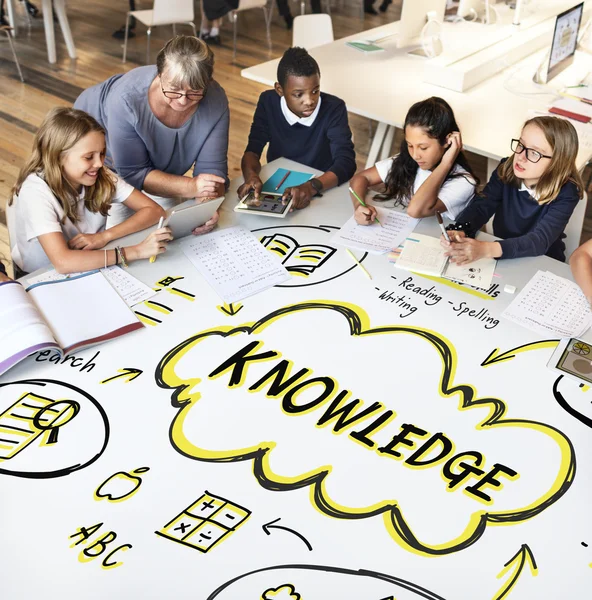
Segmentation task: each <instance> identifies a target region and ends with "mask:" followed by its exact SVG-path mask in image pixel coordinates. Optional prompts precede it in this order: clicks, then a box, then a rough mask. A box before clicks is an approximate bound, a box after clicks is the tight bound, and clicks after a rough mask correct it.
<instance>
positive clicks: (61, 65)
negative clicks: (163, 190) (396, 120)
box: [0, 0, 592, 258]
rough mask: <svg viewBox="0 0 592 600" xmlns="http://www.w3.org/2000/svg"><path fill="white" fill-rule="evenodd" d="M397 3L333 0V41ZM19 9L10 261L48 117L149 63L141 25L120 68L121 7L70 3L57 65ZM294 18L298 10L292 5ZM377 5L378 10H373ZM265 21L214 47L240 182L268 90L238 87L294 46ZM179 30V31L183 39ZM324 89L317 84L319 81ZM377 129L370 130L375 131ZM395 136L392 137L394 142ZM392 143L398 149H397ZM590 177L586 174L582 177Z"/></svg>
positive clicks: (0, 105) (5, 94)
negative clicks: (68, 38)
mask: <svg viewBox="0 0 592 600" xmlns="http://www.w3.org/2000/svg"><path fill="white" fill-rule="evenodd" d="M401 3H402V0H394V2H393V4H391V6H390V7H389V8H388V10H387V12H386V13H384V14H382V13H381V14H379V15H377V16H374V15H366V18H365V19H364V20H362V19H361V18H360V9H359V1H358V0H333V8H332V20H333V28H334V34H335V38H336V39H338V38H341V37H344V36H347V35H351V34H353V33H356V32H359V31H363V30H365V29H370V28H372V27H376V26H377V25H381V24H384V23H388V22H391V21H395V20H397V19H398V18H399V14H400V7H401ZM15 4H16V5H17V16H18V19H19V23H20V25H21V27H20V31H19V35H18V37H17V38H16V41H15V44H16V49H17V53H18V56H19V59H20V62H21V67H22V69H23V73H24V76H25V80H26V83H24V84H23V83H21V82H20V80H19V78H18V75H17V73H16V69H15V65H14V62H13V60H12V55H11V53H10V49H9V47H8V44H7V43H6V41H4V40H3V39H2V40H0V254H4V256H5V257H6V258H8V256H7V254H8V252H7V248H6V243H7V234H6V227H5V226H4V223H5V212H4V208H5V206H6V201H7V198H8V195H9V193H10V190H11V188H12V186H13V184H14V181H15V179H16V176H17V174H18V171H19V169H20V167H21V166H22V164H23V162H24V161H25V159H26V158H27V156H28V155H29V153H30V150H31V144H32V140H33V136H34V133H35V131H36V129H37V127H38V126H39V124H40V123H41V121H42V120H43V117H44V115H45V114H46V113H47V111H48V110H49V109H50V108H52V107H54V106H58V105H59V106H69V105H71V104H72V103H73V102H74V100H75V99H76V98H77V97H78V95H79V94H80V93H81V92H82V90H84V89H86V88H87V87H89V86H91V85H94V84H95V83H98V82H100V81H103V80H104V79H106V78H107V77H109V76H111V75H113V74H115V73H121V72H124V71H128V70H130V69H133V68H134V67H137V66H139V65H143V64H145V60H146V35H145V29H144V28H143V26H142V25H140V24H138V27H137V36H136V37H135V38H134V39H131V40H130V41H129V46H128V62H127V63H126V64H122V62H121V57H122V42H121V41H120V40H116V39H114V38H113V37H112V36H111V34H112V32H113V31H114V30H116V29H118V28H119V27H120V26H121V25H122V24H123V23H124V22H125V12H126V10H127V1H126V0H95V1H93V2H69V3H68V15H69V20H70V25H71V28H72V33H73V36H74V40H75V42H76V49H77V53H78V59H77V60H75V61H74V60H71V59H70V58H69V57H68V54H67V51H66V47H65V44H64V43H63V39H62V37H61V33H60V31H59V26H57V24H56V38H57V53H58V61H57V63H56V64H55V65H50V64H49V63H48V62H47V54H46V49H45V37H44V31H43V22H42V19H41V18H37V19H33V20H32V24H31V28H30V30H28V28H27V26H26V21H25V19H24V14H23V9H22V6H23V4H22V3H21V2H15ZM136 5H137V8H149V7H151V5H152V2H151V1H150V0H141V1H139V2H137V3H136ZM290 5H291V7H292V12H293V14H297V10H299V3H297V2H291V3H290ZM378 5H379V1H377V2H376V6H378ZM196 15H197V17H196V23H198V22H199V15H200V11H199V3H196ZM261 24H262V13H261V12H260V11H258V10H250V11H246V12H244V13H241V14H240V16H239V37H238V53H237V59H236V61H235V62H234V63H233V62H232V27H231V24H230V23H229V22H228V21H225V24H224V27H223V29H222V32H221V37H222V46H221V47H217V46H214V51H215V55H216V66H215V74H214V76H215V78H216V80H217V81H218V82H219V83H220V84H221V85H222V86H223V87H224V89H225V90H226V93H227V95H228V99H229V102H230V115H231V116H230V147H229V154H228V163H229V175H230V177H231V178H232V177H236V176H237V175H239V174H240V159H241V156H242V153H243V150H244V148H245V145H246V141H247V136H248V132H249V127H250V124H251V119H252V116H253V112H254V110H255V105H256V102H257V98H258V97H259V94H260V93H261V91H263V90H264V89H267V88H266V87H264V86H262V85H259V84H257V83H254V82H251V81H248V80H246V79H243V78H242V77H241V76H240V72H241V69H243V68H245V67H250V66H252V65H256V64H258V63H261V62H264V61H266V60H269V59H270V58H275V57H277V56H280V55H281V54H282V53H283V52H284V50H285V49H286V48H288V47H289V46H290V45H291V41H292V33H291V32H290V31H287V30H286V28H285V25H284V21H283V19H282V18H281V17H280V16H279V15H278V14H277V9H275V8H274V17H273V21H272V30H271V36H272V40H273V49H272V50H271V51H269V50H268V48H267V45H266V43H265V41H264V35H262V26H261ZM181 29H182V28H178V32H180V30H181ZM171 36H172V29H171V28H170V27H157V28H155V29H154V30H153V34H152V53H151V59H152V62H153V61H154V60H155V57H156V53H157V52H158V50H159V49H160V48H161V47H162V46H163V44H164V43H165V42H166V40H167V39H169V38H170V37H171ZM321 81H322V80H321ZM350 124H351V126H352V130H353V133H354V140H355V145H356V153H357V160H358V166H359V167H360V168H361V167H363V166H364V164H365V161H366V157H367V153H368V150H369V146H370V141H371V131H370V122H369V121H368V120H367V119H363V118H361V117H357V116H355V115H351V116H350ZM372 125H373V126H375V124H372ZM399 137H400V136H397V139H399ZM397 139H396V140H395V144H397ZM470 160H471V163H472V164H473V166H474V168H475V170H476V172H477V174H478V175H479V176H480V178H481V179H482V180H483V179H484V178H485V168H486V162H485V159H483V158H481V157H479V156H470ZM586 175H587V174H586ZM591 236H592V220H588V219H587V221H586V224H585V231H584V237H585V239H587V238H588V237H591Z"/></svg>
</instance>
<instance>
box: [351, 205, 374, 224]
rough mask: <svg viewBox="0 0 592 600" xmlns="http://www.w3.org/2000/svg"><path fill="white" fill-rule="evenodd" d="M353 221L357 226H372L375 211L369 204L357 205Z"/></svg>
mask: <svg viewBox="0 0 592 600" xmlns="http://www.w3.org/2000/svg"><path fill="white" fill-rule="evenodd" d="M354 219H355V220H356V223H357V224H358V225H372V223H374V221H376V209H375V208H374V207H373V206H370V204H367V205H366V206H362V205H361V204H359V205H358V206H356V210H354Z"/></svg>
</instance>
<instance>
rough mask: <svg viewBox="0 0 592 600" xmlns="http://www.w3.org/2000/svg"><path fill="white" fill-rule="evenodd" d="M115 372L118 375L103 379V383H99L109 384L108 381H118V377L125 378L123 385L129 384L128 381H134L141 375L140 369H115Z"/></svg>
mask: <svg viewBox="0 0 592 600" xmlns="http://www.w3.org/2000/svg"><path fill="white" fill-rule="evenodd" d="M117 372H118V373H119V375H113V377H109V378H108V379H104V380H103V381H101V383H109V382H110V381H114V380H115V379H119V378H120V377H125V378H126V379H127V380H126V382H125V383H129V382H130V381H133V380H134V379H136V377H139V376H140V375H141V374H142V373H143V371H141V370H140V369H130V368H125V369H117Z"/></svg>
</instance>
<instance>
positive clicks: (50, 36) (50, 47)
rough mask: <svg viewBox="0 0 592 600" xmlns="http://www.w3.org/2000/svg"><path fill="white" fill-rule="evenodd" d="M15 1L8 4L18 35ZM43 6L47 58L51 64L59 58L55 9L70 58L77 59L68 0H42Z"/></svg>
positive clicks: (11, 19) (13, 25)
mask: <svg viewBox="0 0 592 600" xmlns="http://www.w3.org/2000/svg"><path fill="white" fill-rule="evenodd" d="M14 2H15V0H7V2H6V6H7V13H8V21H9V23H10V25H11V27H12V28H13V30H14V33H15V35H16V33H17V25H16V19H15V16H14ZM41 7H42V8H41V10H42V12H43V26H44V28H45V42H46V45H47V60H48V61H49V62H50V63H51V64H54V63H55V62H56V60H57V54H56V43H55V28H54V22H53V11H55V13H56V16H57V17H58V22H59V24H60V29H61V30H62V34H63V36H64V41H65V42H66V47H67V49H68V54H69V56H70V58H72V59H76V46H75V44H74V38H73V37H72V31H71V30H70V23H69V21H68V15H67V13H66V0H42V4H41Z"/></svg>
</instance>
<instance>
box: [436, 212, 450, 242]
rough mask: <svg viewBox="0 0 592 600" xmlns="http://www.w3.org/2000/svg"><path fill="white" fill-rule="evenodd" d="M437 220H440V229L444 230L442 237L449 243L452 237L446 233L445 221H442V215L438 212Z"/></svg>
mask: <svg viewBox="0 0 592 600" xmlns="http://www.w3.org/2000/svg"><path fill="white" fill-rule="evenodd" d="M436 219H438V225H440V229H441V230H442V235H443V236H444V237H445V238H446V241H447V242H449V241H450V236H449V235H448V232H447V231H446V229H444V221H442V215H441V214H440V213H439V212H438V211H436Z"/></svg>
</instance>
